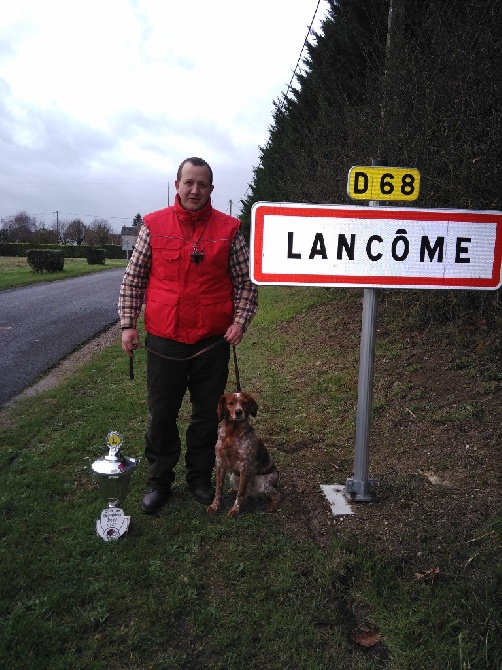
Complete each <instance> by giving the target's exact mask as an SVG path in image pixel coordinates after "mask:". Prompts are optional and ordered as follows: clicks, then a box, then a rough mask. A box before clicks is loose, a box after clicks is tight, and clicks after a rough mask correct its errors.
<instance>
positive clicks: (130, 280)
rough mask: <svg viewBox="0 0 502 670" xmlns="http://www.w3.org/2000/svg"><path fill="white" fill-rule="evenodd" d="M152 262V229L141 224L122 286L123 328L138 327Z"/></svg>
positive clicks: (120, 299)
mask: <svg viewBox="0 0 502 670" xmlns="http://www.w3.org/2000/svg"><path fill="white" fill-rule="evenodd" d="M151 263H152V250H151V247H150V231H149V230H148V228H147V227H146V226H141V228H140V231H139V234H138V239H137V240H136V244H135V246H134V250H133V252H132V254H131V258H130V259H129V263H128V264H127V267H126V270H125V272H124V277H123V279H122V284H121V286H120V292H119V303H118V312H119V317H120V326H121V327H122V328H136V321H137V320H138V316H139V314H140V312H141V308H142V307H143V301H144V299H145V291H146V287H147V284H148V276H149V274H150V266H151Z"/></svg>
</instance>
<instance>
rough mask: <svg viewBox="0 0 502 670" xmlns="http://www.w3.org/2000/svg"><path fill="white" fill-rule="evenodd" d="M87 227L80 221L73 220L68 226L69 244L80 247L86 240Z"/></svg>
mask: <svg viewBox="0 0 502 670" xmlns="http://www.w3.org/2000/svg"><path fill="white" fill-rule="evenodd" d="M86 231H87V226H86V225H85V223H84V222H83V221H81V220H80V219H73V221H70V223H69V224H68V225H67V226H66V240H67V244H76V245H77V246H80V245H81V244H82V243H83V241H84V238H85V234H86Z"/></svg>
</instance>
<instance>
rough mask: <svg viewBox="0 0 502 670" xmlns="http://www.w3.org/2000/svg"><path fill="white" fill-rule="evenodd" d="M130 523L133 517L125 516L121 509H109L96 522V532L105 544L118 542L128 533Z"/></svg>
mask: <svg viewBox="0 0 502 670" xmlns="http://www.w3.org/2000/svg"><path fill="white" fill-rule="evenodd" d="M130 522H131V517H130V516H125V515H124V510H122V509H120V507H107V508H106V509H104V510H103V511H102V512H101V518H100V519H98V520H97V521H96V532H97V534H98V535H99V537H100V538H101V539H102V540H104V541H105V542H108V541H109V540H118V539H119V538H120V537H122V535H125V534H126V533H127V531H128V530H129V524H130Z"/></svg>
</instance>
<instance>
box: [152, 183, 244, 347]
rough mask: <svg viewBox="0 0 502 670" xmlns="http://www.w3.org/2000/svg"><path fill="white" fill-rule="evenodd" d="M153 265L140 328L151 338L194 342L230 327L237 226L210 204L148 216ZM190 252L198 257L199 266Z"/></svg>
mask: <svg viewBox="0 0 502 670" xmlns="http://www.w3.org/2000/svg"><path fill="white" fill-rule="evenodd" d="M144 223H145V225H146V226H147V227H148V229H149V231H150V245H151V248H152V266H151V269H150V277H149V281H148V287H147V290H146V300H145V302H146V308H145V328H146V330H147V332H149V333H151V334H152V335H159V336H160V337H166V338H168V339H170V340H176V341H178V342H186V343H188V344H193V343H194V342H198V341H199V340H202V339H204V338H206V337H210V336H211V335H222V334H224V333H225V332H226V330H227V328H228V327H229V326H231V325H232V322H233V316H234V305H233V295H234V291H233V286H232V282H231V279H230V273H229V253H230V245H231V244H232V240H233V238H234V236H235V234H236V232H237V230H238V229H239V226H240V222H239V220H238V219H235V218H233V217H231V216H228V215H226V214H223V213H222V212H219V211H218V210H216V209H213V208H212V206H211V201H209V202H208V203H207V205H206V206H205V207H204V208H203V209H201V210H199V211H197V212H189V211H187V210H185V209H184V208H183V207H182V206H181V204H180V202H179V196H178V195H177V196H176V201H175V204H174V206H172V207H167V208H166V209H161V210H159V211H158V212H153V213H152V214H148V215H147V216H145V218H144ZM194 251H197V252H198V253H199V254H203V257H202V258H199V262H197V263H196V262H195V260H194V259H193V258H192V256H191V255H192V254H193V253H194Z"/></svg>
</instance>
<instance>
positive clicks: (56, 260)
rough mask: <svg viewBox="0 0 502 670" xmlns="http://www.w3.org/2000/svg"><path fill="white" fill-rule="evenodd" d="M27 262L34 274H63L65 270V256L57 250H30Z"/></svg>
mask: <svg viewBox="0 0 502 670" xmlns="http://www.w3.org/2000/svg"><path fill="white" fill-rule="evenodd" d="M26 260H27V261H28V264H29V266H30V268H31V269H32V270H33V272H40V274H42V273H43V272H44V270H45V272H62V271H63V270H64V254H63V252H62V251H60V250H56V249H30V250H29V251H28V253H27V255H26Z"/></svg>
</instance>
